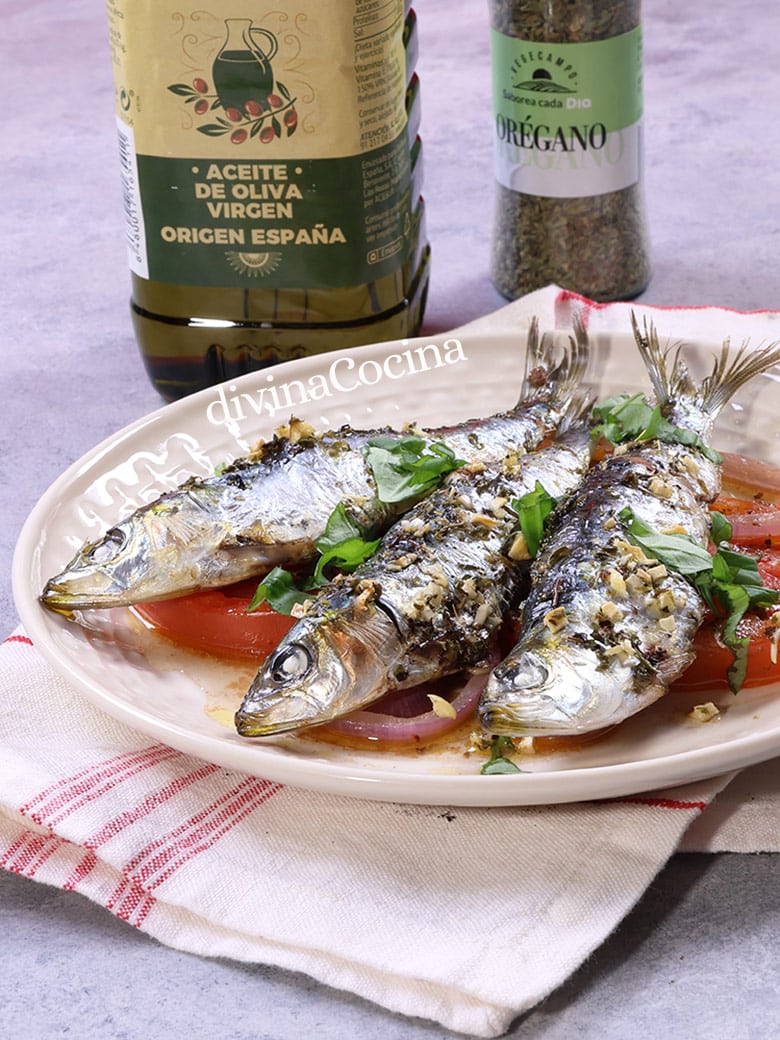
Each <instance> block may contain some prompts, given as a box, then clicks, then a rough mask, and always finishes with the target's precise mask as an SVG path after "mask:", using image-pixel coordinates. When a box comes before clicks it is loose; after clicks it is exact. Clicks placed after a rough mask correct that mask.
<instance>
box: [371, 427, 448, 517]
mask: <svg viewBox="0 0 780 1040" xmlns="http://www.w3.org/2000/svg"><path fill="white" fill-rule="evenodd" d="M364 454H365V457H366V461H367V462H368V465H369V466H370V468H371V472H372V473H373V475H374V481H375V483H376V495H377V498H378V499H379V501H380V502H384V503H387V504H390V503H393V502H403V501H405V500H406V499H407V498H415V497H417V496H421V495H423V494H425V493H427V492H428V491H432V490H433V489H434V488H435V487H436V486H437V485H438V484H439V483H440V482H441V480H442V479H443V477H445V476H446V475H447V474H448V473H451V472H452V471H453V470H455V469H459V468H460V467H461V466H464V465H465V461H464V460H463V459H458V458H456V457H455V453H454V452H453V451H452V449H451V448H448V447H447V445H446V444H442V443H441V442H439V441H430V442H429V441H426V440H425V439H424V438H423V437H416V436H409V437H402V438H401V439H400V440H398V439H393V438H391V437H387V436H383V435H381V434H380V435H378V436H376V437H372V438H371V440H370V441H369V442H368V444H367V445H366V447H365V449H364Z"/></svg>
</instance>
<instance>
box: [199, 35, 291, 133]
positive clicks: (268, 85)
mask: <svg viewBox="0 0 780 1040" xmlns="http://www.w3.org/2000/svg"><path fill="white" fill-rule="evenodd" d="M225 26H226V28H227V36H226V39H225V43H224V45H223V47H222V49H221V50H220V52H219V54H218V55H217V56H216V58H215V59H214V65H213V67H212V75H213V77H214V89H215V90H216V92H217V96H218V97H219V100H220V104H221V105H222V108H223V109H224V110H225V112H226V113H228V114H229V113H230V111H231V110H232V109H234V110H237V111H238V112H242V113H243V114H244V115H245V116H247V117H248V118H249V117H251V116H256V115H257V114H258V113H259V112H260V111H261V107H262V106H264V105H266V104H267V102H268V98H269V96H270V95H271V93H272V92H273V89H274V74H273V69H272V67H271V59H272V58H273V57H274V55H275V54H276V52H277V50H278V49H279V43H278V41H277V39H276V37H275V36H274V34H273V33H272V32H269V31H268V30H267V29H262V28H256V27H255V26H254V25H253V24H252V21H251V19H249V18H227V19H226V20H225Z"/></svg>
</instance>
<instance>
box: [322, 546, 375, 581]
mask: <svg viewBox="0 0 780 1040" xmlns="http://www.w3.org/2000/svg"><path fill="white" fill-rule="evenodd" d="M379 541H380V540H379V539H378V538H377V539H376V541H373V542H367V541H366V540H365V539H364V538H346V539H345V540H344V541H343V542H338V543H337V544H336V545H334V546H333V547H332V548H331V549H328V551H327V552H325V553H323V554H322V556H321V557H320V559H319V560H318V562H317V567H316V568H315V571H314V579H315V581H316V582H317V584H318V585H322V584H324V583H325V581H326V580H327V579H326V578H325V577H324V574H323V571H324V569H325V567H327V565H328V564H329V563H335V564H336V565H337V566H338V567H339V569H340V570H342V571H353V570H354V569H355V568H356V567H357V566H358V565H359V564H361V563H363V561H364V560H367V559H368V558H369V556H373V554H374V553H375V552H376V549H377V546H378V545H379ZM317 544H318V545H319V542H318V543H317Z"/></svg>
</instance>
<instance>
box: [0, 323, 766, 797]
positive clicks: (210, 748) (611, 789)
mask: <svg viewBox="0 0 780 1040" xmlns="http://www.w3.org/2000/svg"><path fill="white" fill-rule="evenodd" d="M557 331H559V332H560V331H562V330H557ZM524 335H525V330H524V329H518V330H517V331H512V332H508V331H506V330H493V331H485V332H480V331H478V330H473V331H472V330H470V329H464V330H463V332H462V333H461V332H460V330H452V331H447V332H442V333H433V334H431V335H428V336H419V337H415V338H413V339H408V340H395V341H388V342H384V343H378V344H370V345H367V346H365V347H360V348H359V352H360V356H361V358H365V359H369V358H376V357H380V356H383V355H387V354H388V353H389V352H391V351H392V350H393V349H397V347H398V345H399V344H403V346H404V347H405V348H409V347H411V348H413V347H414V346H416V345H422V344H427V343H430V342H432V341H435V340H438V339H442V338H444V337H447V338H452V337H454V336H459V337H461V338H465V339H467V340H471V339H473V338H475V337H476V338H478V339H479V340H481V341H483V340H485V339H489V340H498V341H501V342H504V341H508V340H510V339H512V340H514V341H516V340H517V338H518V336H524ZM599 335H600V336H604V337H607V338H608V339H610V340H615V339H618V340H620V339H629V338H630V337H628V336H627V335H624V334H623V333H620V332H616V333H608V332H600V333H599ZM696 345H697V346H699V347H704V346H706V345H708V341H705V340H702V341H700V342H699V341H697V344H696ZM354 354H355V348H348V349H344V350H339V351H332V352H328V353H326V354H320V355H312V356H310V357H305V358H298V359H295V360H293V361H289V362H285V363H283V364H280V365H276V366H274V373H275V374H276V375H279V374H282V375H289V376H290V377H291V378H295V376H296V375H300V374H301V373H302V372H305V371H306V370H307V369H309V370H312V371H317V370H319V369H320V368H321V366H322V365H323V364H325V365H329V364H332V362H333V361H335V360H338V359H339V358H343V357H346V356H350V357H351V356H353V355H354ZM266 371H267V370H265V369H261V370H258V371H256V372H250V373H247V374H245V375H243V376H239V377H237V378H235V379H230V380H226V381H225V382H224V383H222V384H217V385H216V386H214V387H207V388H205V389H204V390H201V391H198V392H197V393H195V394H192V395H190V396H189V397H185V398H182V399H180V400H179V401H175V402H172V403H171V404H163V405H161V406H160V407H159V408H156V409H154V410H153V411H151V412H149V413H147V414H146V415H144V416H141V417H140V418H139V419H136V420H134V421H133V422H131V423H129V424H127V425H126V426H124V427H122V428H121V429H120V430H118V431H116V432H115V433H113V434H109V435H108V436H107V437H105V438H103V439H102V440H101V441H100V442H99V443H98V444H96V445H95V446H94V447H93V448H91V449H90V450H89V451H87V452H85V453H84V454H83V455H82V456H81V457H80V458H78V459H76V460H75V461H74V462H72V463H71V464H70V465H69V466H68V467H67V468H66V469H65V470H64V471H63V472H62V473H61V474H60V475H59V476H58V477H57V478H55V480H54V481H52V482H51V483H50V484H49V486H48V487H47V488H46V489H45V490H44V492H43V493H42V494H41V496H40V497H39V499H38V501H37V502H36V503H35V505H34V506H33V508H32V510H31V511H30V513H29V514H28V516H27V518H26V520H25V522H24V524H23V526H22V529H21V531H20V534H19V536H18V539H17V542H16V546H15V549H14V554H13V560H12V574H11V576H12V589H13V596H14V601H15V603H16V607H17V610H18V612H19V616H20V620H21V622H22V625H23V626H24V628H25V629H26V631H27V633H28V635H29V636H30V638H31V639H32V641H33V644H34V646H35V647H36V649H37V650H38V651H39V652H40V653H41V654H42V656H43V657H44V659H45V660H46V661H47V662H48V663H49V665H50V666H51V667H52V668H53V669H54V670H55V672H57V673H58V674H60V675H61V676H63V677H64V678H66V679H67V681H68V682H70V683H71V684H72V685H74V686H75V687H76V688H77V689H78V690H79V691H80V692H81V694H83V695H84V696H85V697H86V698H87V699H88V700H89V701H90V703H91V704H92V705H93V706H94V707H96V708H98V709H100V710H103V711H105V712H106V713H107V714H108V715H110V716H112V717H113V718H115V719H117V720H119V721H121V722H123V723H125V724H126V725H128V726H129V727H130V728H131V729H133V730H135V731H137V732H138V731H140V732H143V733H144V734H145V735H147V736H150V737H152V738H153V739H156V740H159V741H161V742H163V743H165V744H168V745H169V746H171V747H174V748H175V749H177V750H179V751H182V752H184V753H187V754H191V755H194V756H196V757H198V758H201V759H205V760H206V761H209V762H212V763H214V764H217V765H220V766H223V767H225V768H230V769H238V770H240V771H242V772H245V773H248V774H249V775H253V776H257V777H263V778H265V779H269V780H274V781H277V782H280V783H284V784H287V785H289V786H291V787H302V788H305V789H308V790H316V791H320V792H323V793H327V794H336V795H345V796H347V797H358V798H361V799H367V800H378V801H392V802H406V803H409V804H425V805H453V806H482V807H500V806H530V805H546V804H564V803H572V802H583V801H590V800H593V799H604V798H608V799H614V798H618V799H619V798H623V797H627V796H630V795H636V794H639V793H641V792H645V791H650V790H654V789H659V788H667V787H677V786H680V785H684V784H689V783H693V782H696V781H699V780H704V779H708V778H714V777H716V776H718V775H721V774H723V773H727V772H729V771H731V770H735V769H739V768H744V767H745V766H748V765H753V764H755V763H757V762H760V761H764V760H766V759H768V758H771V757H774V755H775V754H777V753H780V723H778V725H776V726H775V727H770V728H769V729H768V730H762V731H759V732H757V733H751V734H748V735H743V736H741V737H737V738H735V739H734V740H732V741H730V742H729V743H725V744H724V743H721V744H714V745H711V746H706V747H699V748H692V749H687V750H684V751H680V752H676V753H673V754H670V755H660V756H655V757H653V758H649V759H644V760H642V759H639V760H632V761H629V762H619V763H610V764H607V765H601V766H597V765H590V766H584V767H576V766H575V767H574V768H572V769H567V770H554V769H553V770H549V771H542V772H523V773H519V774H511V775H500V776H491V777H485V776H482V775H480V774H478V773H477V774H473V775H463V774H448V773H433V774H430V775H428V774H420V773H405V774H404V773H403V772H401V773H400V774H398V773H395V772H394V771H392V770H389V769H387V768H383V767H381V766H379V767H378V768H376V769H374V768H372V769H370V770H364V769H360V768H351V767H350V766H349V764H347V765H344V764H343V763H340V762H339V761H338V760H315V759H306V760H303V759H300V758H296V757H295V756H294V755H284V754H281V755H278V756H274V757H273V758H272V759H271V760H270V762H269V760H268V758H267V757H266V756H264V755H263V754H260V755H258V754H257V753H258V751H262V746H259V745H257V744H254V743H250V742H241V740H240V738H239V737H238V735H237V734H232V733H229V732H227V731H226V734H225V735H222V734H220V735H214V736H211V735H205V734H198V733H193V732H192V731H188V730H187V728H186V727H184V726H180V725H174V724H172V723H170V722H169V721H168V720H165V719H161V718H155V717H152V716H150V715H148V714H147V715H144V713H143V712H142V711H141V710H139V709H138V708H136V707H134V706H133V705H130V704H128V703H126V702H124V701H122V700H121V699H119V698H117V697H115V696H114V695H112V694H111V692H110V691H107V690H105V689H101V688H99V687H98V686H97V685H96V684H95V683H93V682H92V680H91V678H90V677H89V676H88V675H86V674H84V673H83V672H81V671H80V670H79V668H78V666H77V663H74V662H73V661H71V660H69V659H67V658H63V655H62V654H61V653H60V652H59V651H58V649H57V648H56V647H55V646H54V645H53V644H52V643H51V642H50V640H49V638H48V633H47V628H46V623H47V621H49V622H50V621H51V618H50V617H49V616H48V614H46V616H44V614H45V612H44V608H43V607H41V606H40V605H39V604H38V601H37V595H36V594H35V593H34V592H33V591H32V589H31V584H32V583H31V581H30V577H31V568H32V566H33V562H34V558H35V554H36V552H37V551H38V547H39V545H40V541H41V536H42V532H43V531H44V530H45V525H43V524H42V521H43V519H44V518H45V516H46V515H47V514H48V512H49V506H50V503H51V501H52V500H57V499H58V498H59V497H61V496H60V492H61V491H62V490H64V489H66V488H68V487H70V486H71V485H72V483H73V481H74V480H75V479H77V478H81V477H83V476H84V475H85V474H87V473H89V471H90V470H91V469H92V468H93V467H96V466H97V465H98V464H99V461H100V459H101V458H102V457H103V456H104V455H105V454H107V453H108V452H110V451H112V450H114V449H115V448H116V447H118V446H119V445H121V444H122V443H124V442H126V441H128V440H131V441H132V440H133V439H134V438H136V437H137V436H138V435H140V434H142V433H143V432H144V431H148V430H150V429H152V428H154V427H155V426H159V424H161V423H167V422H168V420H169V419H170V418H171V416H174V415H179V414H185V415H186V414H187V413H188V412H194V411H195V409H196V408H197V406H199V405H201V404H202V403H203V402H204V401H205V400H207V399H209V400H210V399H213V396H214V394H215V391H216V390H217V389H218V387H220V386H222V387H229V388H230V389H231V392H233V391H234V390H236V389H237V390H241V389H243V388H246V387H247V386H250V385H253V384H255V383H257V382H258V381H259V380H260V379H263V378H266ZM63 623H66V622H64V621H63ZM777 685H778V690H779V691H780V684H777ZM225 736H227V737H228V739H227V740H226V739H225ZM275 750H276V751H278V750H279V749H278V748H277V749H275ZM574 753H575V754H576V752H574ZM253 757H255V758H260V759H261V762H260V763H259V764H258V766H257V767H254V766H253V763H252V761H251V760H252V758H253ZM302 763H305V772H306V774H307V775H306V777H304V778H303V780H301V778H300V777H297V776H296V775H295V770H296V766H297V767H298V768H300V766H301V764H302ZM312 779H314V780H315V781H316V783H312V782H311V781H312ZM423 781H424V782H423Z"/></svg>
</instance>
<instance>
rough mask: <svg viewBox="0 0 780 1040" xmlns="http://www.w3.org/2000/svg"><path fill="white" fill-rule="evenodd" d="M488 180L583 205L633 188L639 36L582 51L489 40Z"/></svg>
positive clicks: (498, 36) (578, 46)
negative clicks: (491, 174) (491, 118)
mask: <svg viewBox="0 0 780 1040" xmlns="http://www.w3.org/2000/svg"><path fill="white" fill-rule="evenodd" d="M491 47H492V66H493V102H494V109H495V126H494V130H495V173H496V179H497V180H498V181H499V183H500V184H503V185H504V187H506V188H510V189H512V190H513V191H517V192H521V193H523V194H526V195H539V196H547V197H549V198H584V197H587V196H592V195H602V194H605V193H607V192H612V191H619V190H620V189H622V188H627V187H629V186H630V185H632V184H636V183H637V182H638V181H639V178H640V161H641V118H642V30H641V27H639V26H638V27H637V28H635V29H632V30H631V31H630V32H627V33H623V34H622V35H620V36H614V37H611V38H610V39H606V40H596V41H592V42H589V43H556V44H553V43H539V42H532V41H529V40H521V39H517V38H516V37H512V36H506V35H504V34H503V33H500V32H497V31H495V30H493V31H492V34H491Z"/></svg>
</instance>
